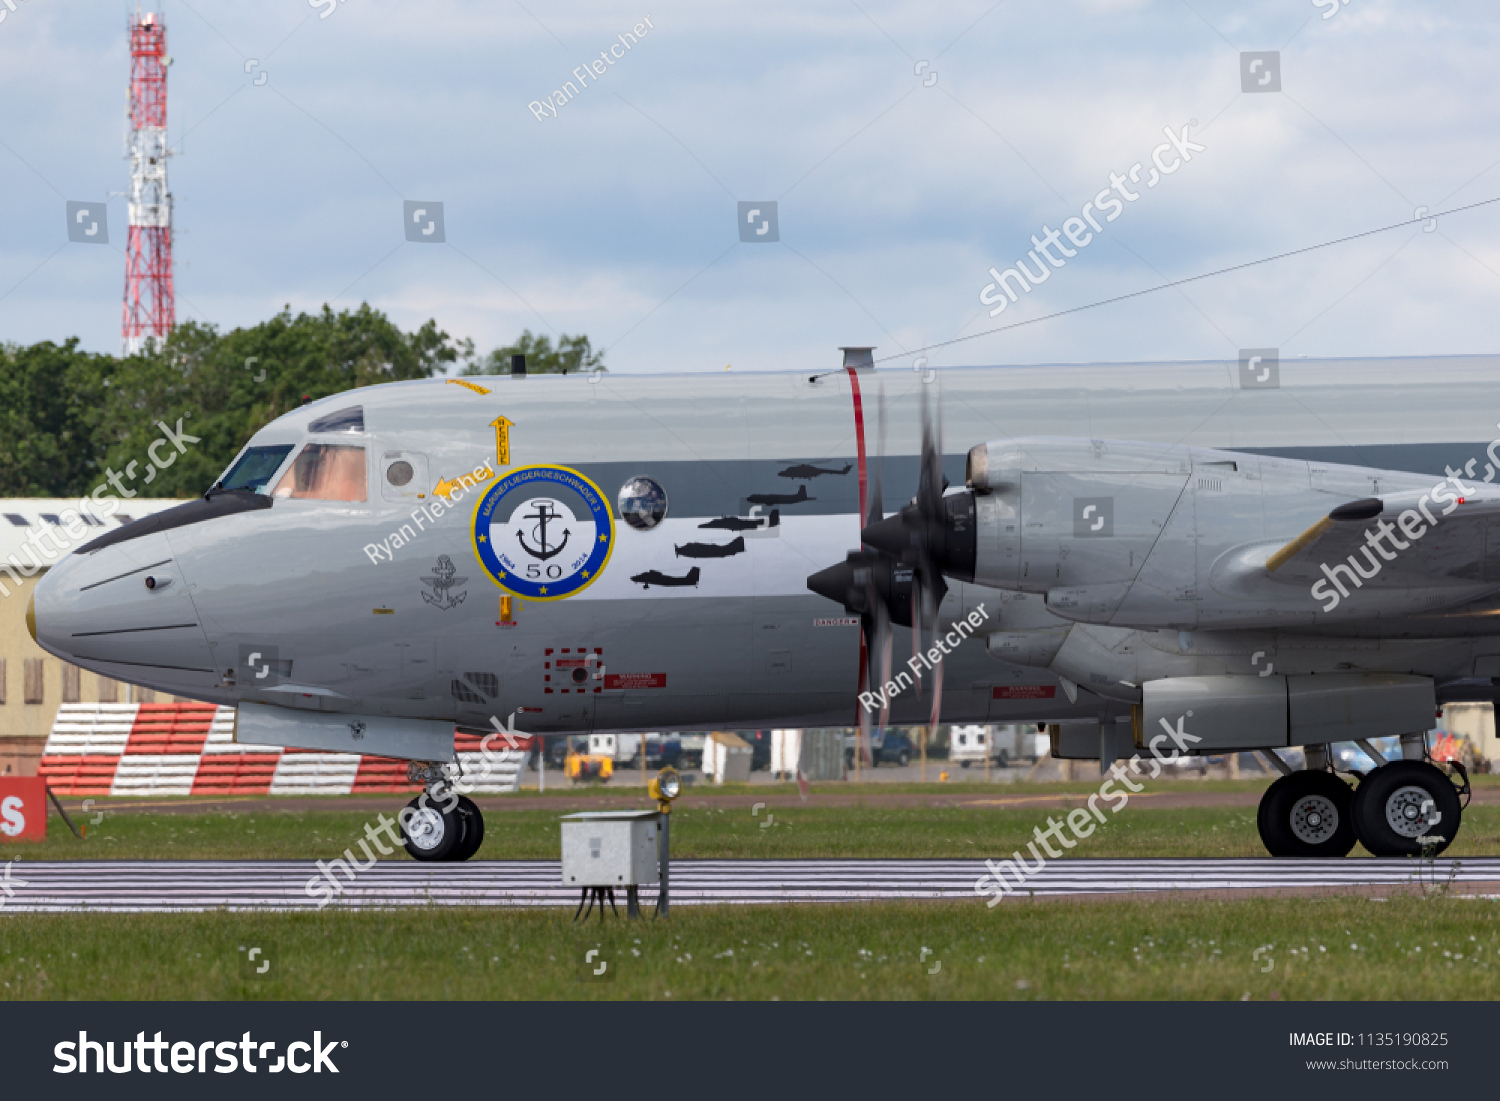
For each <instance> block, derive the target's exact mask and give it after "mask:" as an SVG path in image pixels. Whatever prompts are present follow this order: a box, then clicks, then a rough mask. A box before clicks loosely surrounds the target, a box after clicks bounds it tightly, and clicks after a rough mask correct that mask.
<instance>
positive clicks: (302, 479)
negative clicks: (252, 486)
mask: <svg viewBox="0 0 1500 1101" xmlns="http://www.w3.org/2000/svg"><path fill="white" fill-rule="evenodd" d="M271 495H272V496H273V497H291V498H293V499H295V500H303V501H363V500H365V499H366V496H365V449H364V448H363V447H351V446H348V445H345V444H327V443H310V444H308V445H307V446H306V447H305V448H303V449H302V454H300V455H298V456H297V461H296V462H294V463H293V464H292V469H290V470H288V471H287V472H286V474H284V475H283V476H282V478H281V481H280V482H279V483H277V486H276V488H275V490H273V491H272V494H271Z"/></svg>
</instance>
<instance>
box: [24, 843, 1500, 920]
mask: <svg viewBox="0 0 1500 1101" xmlns="http://www.w3.org/2000/svg"><path fill="white" fill-rule="evenodd" d="M987 874H988V871H987V869H986V868H985V866H984V864H983V863H982V862H981V861H977V860H677V861H673V863H672V902H673V904H674V905H679V906H690V905H698V904H705V903H777V902H862V901H863V902H868V901H882V900H895V899H952V900H962V899H976V898H977V897H978V896H976V894H975V892H974V884H975V881H976V880H978V879H979V878H980V877H981V876H984V875H987ZM1450 877H1451V880H1452V882H1453V884H1454V886H1455V887H1458V888H1460V889H1461V888H1462V887H1463V885H1465V884H1476V883H1487V884H1500V859H1497V858H1492V857H1490V858H1473V859H1460V860H1446V859H1442V860H1437V861H1433V862H1422V861H1418V860H1373V859H1347V860H1271V859H1248V860H1059V861H1054V862H1052V863H1050V864H1048V865H1047V866H1046V867H1045V868H1044V869H1043V870H1042V871H1041V872H1039V873H1038V874H1036V875H1035V876H1033V877H1031V879H1030V880H1028V882H1027V885H1026V888H1024V889H1022V890H1021V891H1019V892H1017V895H1019V897H1022V898H1024V897H1027V893H1028V892H1031V893H1034V894H1036V895H1040V896H1049V895H1050V896H1056V895H1071V894H1123V893H1129V892H1169V891H1182V892H1192V891H1202V890H1235V889H1262V890H1263V889H1268V888H1301V889H1307V888H1325V889H1337V888H1341V887H1365V886H1373V887H1400V886H1405V885H1412V884H1418V883H1429V884H1430V883H1434V882H1436V883H1444V882H1447V881H1449V880H1450ZM559 880H560V870H559V865H558V863H557V861H553V860H479V861H469V862H468V863H464V864H441V865H429V864H417V863H412V862H409V861H405V860H402V861H381V862H379V863H377V864H376V865H375V866H374V867H372V868H370V869H369V870H368V871H364V872H360V873H359V875H358V877H357V878H356V880H355V881H354V882H353V883H348V882H345V883H344V887H343V891H342V893H341V894H339V895H338V896H337V897H336V898H335V899H334V902H333V905H337V906H343V907H354V908H392V907H407V906H573V905H576V903H577V901H578V890H577V888H574V887H565V886H563V884H562V883H561V882H559ZM309 881H312V882H314V883H318V882H322V883H325V884H326V883H327V880H325V879H324V878H323V877H322V874H321V873H320V872H319V870H318V868H317V867H316V865H315V864H314V863H313V862H312V861H292V860H243V861H238V860H215V861H188V860H183V861H175V860H119V861H114V860H111V861H82V860H79V861H53V862H48V863H40V862H38V863H31V862H28V861H26V860H24V859H18V860H16V861H15V862H14V863H13V864H12V866H11V875H10V887H11V890H12V891H13V892H14V894H13V895H11V896H10V897H6V898H4V899H3V902H0V918H3V916H4V914H6V913H17V912H21V913H25V912H57V911H80V910H82V911H100V912H111V913H113V912H132V911H172V910H214V909H221V908H222V909H230V910H315V909H317V908H318V903H319V901H320V900H321V898H322V895H321V892H319V893H317V894H315V895H310V894H309V893H308V890H307V886H308V883H309ZM341 881H342V880H341ZM315 890H316V888H315ZM619 895H620V903H621V905H622V907H623V903H624V897H623V892H619ZM643 895H644V896H645V899H646V900H647V901H650V900H651V899H653V898H654V897H655V889H654V888H645V889H643ZM1017 895H1013V896H1012V897H1016V896H1017Z"/></svg>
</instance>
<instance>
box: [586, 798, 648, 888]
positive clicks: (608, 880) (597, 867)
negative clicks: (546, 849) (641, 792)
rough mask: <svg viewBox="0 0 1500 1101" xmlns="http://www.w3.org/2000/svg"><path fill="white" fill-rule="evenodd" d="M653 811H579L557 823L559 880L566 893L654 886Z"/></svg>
mask: <svg viewBox="0 0 1500 1101" xmlns="http://www.w3.org/2000/svg"><path fill="white" fill-rule="evenodd" d="M660 830H661V814H660V812H658V811H654V810H622V811H610V810H605V811H585V812H583V813H581V814H569V815H564V816H563V819H562V880H563V883H564V884H566V885H567V886H569V887H636V886H640V885H642V884H646V883H660V882H661V869H660V867H659V866H658V864H657V838H658V837H659V835H660Z"/></svg>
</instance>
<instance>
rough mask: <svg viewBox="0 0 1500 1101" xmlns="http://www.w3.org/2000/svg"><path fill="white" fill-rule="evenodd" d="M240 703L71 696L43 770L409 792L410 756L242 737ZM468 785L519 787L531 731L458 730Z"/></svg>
mask: <svg viewBox="0 0 1500 1101" xmlns="http://www.w3.org/2000/svg"><path fill="white" fill-rule="evenodd" d="M233 737H234V708H232V707H215V706H214V705H213V704H207V703H65V704H63V705H62V706H61V707H60V708H58V712H57V718H56V719H54V720H53V723H52V731H51V733H50V734H49V735H48V736H47V744H46V747H45V748H44V749H43V750H42V762H41V767H40V769H39V773H40V775H41V776H42V777H43V778H45V779H46V781H47V783H48V784H50V785H51V787H52V790H53V791H54V792H56V793H57V794H59V795H209V796H212V795H351V794H371V793H384V792H390V793H412V794H415V793H416V792H418V791H421V790H422V789H421V785H419V784H412V783H408V782H407V779H406V762H405V761H397V760H392V759H390V758H388V757H364V756H360V755H358V754H354V753H325V752H321V751H318V750H303V749H286V750H283V749H279V748H276V747H273V746H245V745H240V744H238V743H236V742H235V741H233ZM455 740H456V743H457V749H458V757H459V762H460V763H461V764H462V766H463V771H464V775H465V778H466V780H467V781H468V783H469V784H471V785H472V786H468V787H466V790H467V791H468V792H469V793H470V794H479V795H492V794H499V793H501V792H508V791H515V790H517V788H519V787H520V783H521V769H522V767H523V766H524V765H525V760H526V757H527V754H528V753H529V751H530V748H531V746H530V742H531V740H530V739H529V738H519V739H517V742H518V743H519V744H518V747H517V748H516V749H502V748H501V747H500V746H501V742H500V740H499V739H497V740H495V741H491V743H490V751H489V773H488V775H487V776H486V775H485V766H484V756H485V755H484V754H483V753H481V752H480V739H479V738H477V737H475V736H473V735H471V734H457V735H456V736H455Z"/></svg>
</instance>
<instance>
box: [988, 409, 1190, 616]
mask: <svg viewBox="0 0 1500 1101" xmlns="http://www.w3.org/2000/svg"><path fill="white" fill-rule="evenodd" d="M1190 472H1191V460H1190V457H1189V454H1188V451H1187V449H1185V448H1181V447H1171V446H1168V445H1163V444H1146V443H1130V442H1120V441H1116V440H1083V439H1066V438H1065V439H1024V440H1013V441H997V442H995V443H987V444H981V445H980V446H978V447H976V448H974V449H973V450H971V451H970V452H969V460H968V472H967V480H968V485H969V488H970V490H971V491H973V493H974V498H975V499H974V511H975V519H976V535H977V538H976V547H975V562H974V580H975V581H978V582H979V583H981V584H984V585H993V586H995V587H997V588H1002V589H1015V590H1019V591H1021V592H1034V593H1049V592H1052V591H1053V590H1071V591H1074V592H1075V594H1076V593H1081V592H1083V590H1089V591H1091V593H1092V594H1093V595H1084V596H1083V597H1082V599H1084V600H1085V601H1091V602H1092V603H1095V604H1097V603H1099V602H1100V601H1103V602H1105V603H1110V602H1113V603H1118V601H1119V599H1120V598H1121V597H1123V595H1124V594H1125V592H1126V590H1128V589H1129V587H1130V584H1131V582H1132V581H1133V580H1134V579H1135V576H1136V574H1137V573H1138V572H1139V571H1140V568H1141V565H1142V563H1144V562H1145V560H1146V556H1147V555H1148V554H1150V553H1151V549H1152V547H1153V546H1155V545H1156V543H1157V541H1158V540H1159V538H1160V536H1161V533H1162V529H1163V527H1164V526H1165V525H1166V523H1167V519H1168V517H1169V516H1171V514H1172V509H1173V507H1174V506H1175V505H1176V504H1177V500H1178V498H1179V497H1181V496H1182V490H1183V487H1184V485H1186V483H1187V479H1188V475H1189V473H1190ZM1050 603H1051V600H1050V598H1049V604H1050ZM1069 618H1080V619H1082V618H1091V619H1092V618H1094V617H1093V616H1088V617H1086V616H1075V617H1069Z"/></svg>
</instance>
